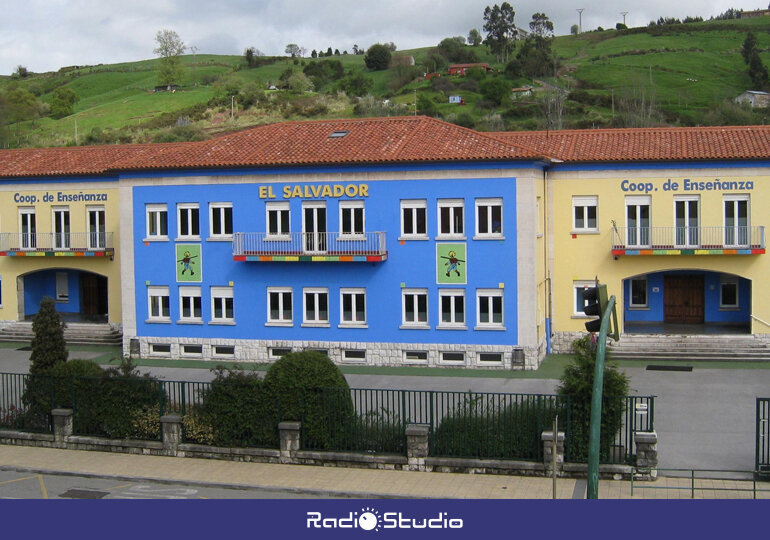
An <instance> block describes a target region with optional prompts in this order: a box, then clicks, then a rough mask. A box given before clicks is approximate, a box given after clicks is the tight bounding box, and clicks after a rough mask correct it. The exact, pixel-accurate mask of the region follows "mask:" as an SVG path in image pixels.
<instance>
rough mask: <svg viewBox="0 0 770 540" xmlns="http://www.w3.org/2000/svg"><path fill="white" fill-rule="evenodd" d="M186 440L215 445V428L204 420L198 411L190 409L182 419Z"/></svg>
mask: <svg viewBox="0 0 770 540" xmlns="http://www.w3.org/2000/svg"><path fill="white" fill-rule="evenodd" d="M182 426H183V428H184V439H185V441H187V442H194V443H198V444H209V445H211V444H214V428H213V427H212V426H211V424H209V423H208V421H207V420H204V419H203V418H202V417H201V415H200V413H199V411H198V410H197V409H192V410H190V409H188V412H187V414H185V416H184V418H183V419H182Z"/></svg>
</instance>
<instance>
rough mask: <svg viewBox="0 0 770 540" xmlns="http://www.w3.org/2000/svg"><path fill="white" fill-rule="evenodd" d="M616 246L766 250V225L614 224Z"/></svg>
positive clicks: (617, 247) (613, 244) (614, 244)
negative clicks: (673, 225) (627, 225)
mask: <svg viewBox="0 0 770 540" xmlns="http://www.w3.org/2000/svg"><path fill="white" fill-rule="evenodd" d="M612 247H613V249H674V248H677V249H678V248H692V249H741V248H743V249H749V248H753V249H764V247H765V227H764V226H751V227H748V226H744V227H613V228H612Z"/></svg>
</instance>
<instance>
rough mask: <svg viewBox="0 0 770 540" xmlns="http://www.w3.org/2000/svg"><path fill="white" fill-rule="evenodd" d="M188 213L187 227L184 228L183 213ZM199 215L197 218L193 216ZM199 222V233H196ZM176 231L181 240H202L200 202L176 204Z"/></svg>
mask: <svg viewBox="0 0 770 540" xmlns="http://www.w3.org/2000/svg"><path fill="white" fill-rule="evenodd" d="M185 212H186V213H187V227H188V229H189V230H187V231H183V230H182V213H185ZM195 216H197V218H196V219H193V217H195ZM196 224H197V229H198V234H194V229H195V228H196V227H195V225H196ZM176 232H177V238H179V239H180V240H200V237H201V211H200V205H199V204H198V203H177V205H176Z"/></svg>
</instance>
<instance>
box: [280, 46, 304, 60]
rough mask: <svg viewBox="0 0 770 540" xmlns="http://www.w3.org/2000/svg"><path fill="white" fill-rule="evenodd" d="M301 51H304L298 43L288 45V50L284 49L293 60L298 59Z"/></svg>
mask: <svg viewBox="0 0 770 540" xmlns="http://www.w3.org/2000/svg"><path fill="white" fill-rule="evenodd" d="M301 51H302V49H301V48H300V46H299V45H297V44H296V43H289V44H288V45H286V49H284V52H285V53H286V54H288V55H290V56H291V57H292V58H296V57H297V56H299V55H300V53H301Z"/></svg>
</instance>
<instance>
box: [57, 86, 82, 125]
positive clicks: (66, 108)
mask: <svg viewBox="0 0 770 540" xmlns="http://www.w3.org/2000/svg"><path fill="white" fill-rule="evenodd" d="M78 99H79V98H78V95H77V94H76V93H75V92H74V91H73V90H72V89H71V88H64V87H62V88H57V89H56V90H55V91H54V93H53V97H52V98H51V116H53V117H54V118H64V117H65V116H69V115H71V114H72V112H73V109H74V108H75V103H77V101H78Z"/></svg>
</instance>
